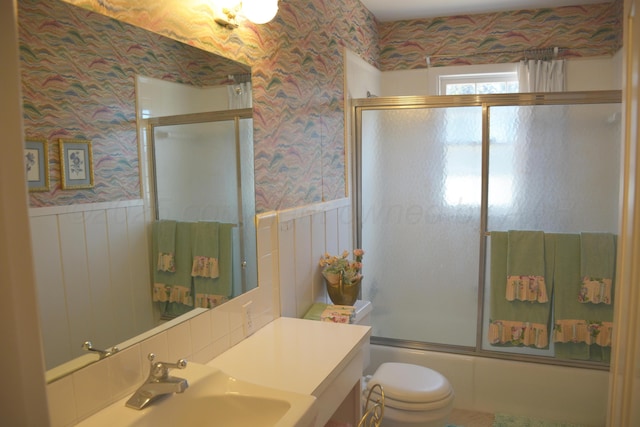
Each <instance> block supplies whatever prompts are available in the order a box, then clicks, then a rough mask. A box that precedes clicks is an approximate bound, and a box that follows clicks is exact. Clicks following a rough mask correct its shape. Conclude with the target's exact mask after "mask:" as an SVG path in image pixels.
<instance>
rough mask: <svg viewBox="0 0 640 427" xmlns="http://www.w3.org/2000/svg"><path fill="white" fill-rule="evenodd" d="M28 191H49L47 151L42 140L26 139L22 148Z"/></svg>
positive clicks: (45, 142) (45, 143) (45, 144)
mask: <svg viewBox="0 0 640 427" xmlns="http://www.w3.org/2000/svg"><path fill="white" fill-rule="evenodd" d="M24 164H25V167H26V169H27V186H28V187H29V191H49V149H48V145H47V141H45V140H44V139H27V140H26V141H25V147H24Z"/></svg>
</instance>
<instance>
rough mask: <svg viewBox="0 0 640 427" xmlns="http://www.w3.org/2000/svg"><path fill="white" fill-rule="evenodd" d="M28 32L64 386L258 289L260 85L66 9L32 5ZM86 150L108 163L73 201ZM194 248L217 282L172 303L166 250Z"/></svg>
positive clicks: (37, 209)
mask: <svg viewBox="0 0 640 427" xmlns="http://www.w3.org/2000/svg"><path fill="white" fill-rule="evenodd" d="M18 24H19V37H20V40H19V41H20V52H21V74H22V86H23V99H24V120H25V138H26V140H27V141H29V140H34V141H35V140H38V141H45V144H46V146H47V147H48V150H45V152H48V161H47V163H48V164H49V170H50V180H49V188H46V189H44V191H38V192H32V193H30V204H31V208H30V217H31V231H32V241H33V248H34V249H33V250H34V260H35V262H34V264H35V270H36V280H37V288H38V300H39V312H40V321H41V325H42V332H43V337H42V338H43V348H44V351H45V362H46V368H47V370H48V375H47V376H48V380H50V381H51V380H55V379H56V378H59V377H61V376H63V375H66V374H67V373H69V372H72V371H73V370H74V369H76V368H79V367H82V366H85V365H86V364H87V363H91V362H92V361H95V360H98V359H99V357H100V354H99V353H98V352H95V351H88V350H87V346H86V345H85V346H83V344H84V343H85V341H91V343H92V346H93V347H94V348H96V349H107V350H108V349H111V348H112V347H114V346H118V347H119V348H120V349H122V348H123V347H126V346H128V345H129V344H130V343H133V342H135V341H134V340H135V337H137V336H140V335H141V334H145V333H148V331H150V330H151V331H153V330H156V328H158V327H159V326H160V327H161V325H163V324H164V325H167V324H169V325H171V324H174V323H175V322H177V321H180V320H181V318H184V317H188V316H189V315H190V314H189V313H193V312H194V311H198V310H197V309H199V310H201V309H203V308H204V309H207V308H212V307H214V306H217V305H219V304H222V303H224V302H225V301H226V300H228V299H230V298H233V297H235V296H237V295H239V294H241V293H243V292H246V291H248V290H250V289H253V288H255V287H256V286H257V265H256V233H255V227H254V216H255V202H254V197H255V190H254V181H253V171H254V169H253V120H252V110H251V84H250V81H251V69H250V67H248V66H247V65H244V64H241V63H238V62H235V61H231V60H229V59H226V58H223V57H220V56H217V55H214V54H212V53H210V52H205V51H202V50H199V49H196V48H194V47H192V46H188V45H185V44H182V43H179V42H177V41H175V40H171V39H168V38H165V37H162V36H160V35H158V34H154V33H150V32H148V31H145V30H143V29H140V28H138V27H135V26H132V25H129V24H126V23H123V22H120V21H117V20H114V19H111V18H108V17H105V16H102V15H100V14H97V13H93V12H90V11H88V10H85V9H82V8H79V7H76V6H73V5H70V4H68V3H65V2H63V1H58V0H54V1H48V2H42V1H39V0H19V2H18ZM74 140H76V141H77V140H81V141H88V143H89V146H90V147H91V148H92V158H90V160H91V161H92V168H91V172H92V173H93V175H95V177H94V180H93V182H92V184H93V185H90V186H87V187H88V188H87V187H85V188H80V189H74V188H69V187H67V188H62V185H61V181H62V179H61V176H62V174H64V173H65V169H64V168H62V167H61V161H60V148H62V147H63V143H70V142H71V141H74ZM67 145H69V144H67ZM59 147H60V148H59ZM63 152H64V149H63ZM67 173H68V171H67ZM40 190H42V189H40ZM185 227H188V229H189V230H190V239H189V240H188V242H187V243H184V242H185V241H184V240H180V239H178V238H176V237H175V236H177V234H176V235H175V236H170V237H167V236H168V235H167V230H171V229H175V230H177V229H187V228H185ZM202 230H205V231H202ZM212 230H213V231H212ZM208 233H213V234H208ZM212 235H215V236H218V240H215V244H212V243H211V242H212V241H213V240H204V241H203V239H202V238H200V236H212ZM222 236H225V237H224V238H223V237H222ZM161 241H162V242H163V243H162V244H160V243H159V242H161ZM179 241H180V242H181V243H180V244H182V245H188V246H189V247H190V248H193V247H194V246H198V247H204V248H205V249H204V252H205V253H204V254H200V255H207V258H208V260H209V261H210V262H211V261H214V262H215V263H216V266H215V267H216V268H217V270H216V272H215V273H212V272H211V269H209V270H206V269H205V270H206V274H205V273H202V271H200V272H199V273H198V274H200V275H199V276H198V274H194V275H191V274H189V275H187V278H186V279H184V281H183V282H181V283H182V284H183V285H185V286H186V287H187V288H188V287H189V286H192V288H191V289H190V292H191V294H190V295H186V296H185V295H184V292H183V291H182V290H180V291H179V292H178V291H176V289H173V291H172V289H171V288H172V286H170V285H171V284H170V283H169V286H168V287H166V288H165V289H164V290H165V294H164V296H162V295H160V296H159V295H158V292H159V286H158V285H159V284H160V285H167V284H168V283H167V280H164V279H166V275H165V277H164V278H163V277H162V275H161V274H157V272H158V269H159V265H160V264H161V263H159V258H158V248H159V247H160V246H162V245H166V244H170V245H174V247H175V248H176V249H175V254H176V258H177V256H178V255H177V254H178V249H177V245H178V243H179ZM222 242H224V243H222ZM160 252H162V251H160ZM186 252H188V251H186ZM223 254H224V255H223ZM180 256H183V255H180ZM189 256H190V257H191V260H189V263H192V262H193V260H194V259H195V255H194V251H193V250H192V251H191V252H190V254H189ZM165 260H166V258H165ZM176 261H177V260H176V259H174V260H173V261H171V262H176ZM218 262H219V263H218ZM169 263H170V262H168V263H167V264H165V265H168V264H169ZM190 267H191V266H190ZM191 270H192V269H191V268H190V269H189V273H192V271H191ZM163 273H167V271H164V270H163ZM169 273H170V272H169ZM196 276H198V278H197V279H194V278H195V277H196ZM222 277H226V278H227V279H228V280H227V281H226V282H224V283H223V284H221V283H222V282H221V281H220V280H218V279H220V278H222ZM207 280H208V281H209V282H207ZM194 282H199V284H198V285H193V283H194ZM214 285H215V286H214ZM198 286H199V288H198V289H196V287H198ZM202 289H205V291H202ZM177 294H180V295H181V296H180V298H182V299H180V300H178V299H177V298H178V296H177ZM196 294H204V295H205V296H204V297H202V295H196ZM165 297H166V298H167V299H166V300H163V298H165Z"/></svg>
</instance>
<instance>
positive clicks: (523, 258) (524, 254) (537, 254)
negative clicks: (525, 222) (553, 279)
mask: <svg viewBox="0 0 640 427" xmlns="http://www.w3.org/2000/svg"><path fill="white" fill-rule="evenodd" d="M508 240H509V252H508V254H507V260H508V261H507V262H508V265H507V274H508V275H509V276H544V233H543V232H542V231H517V230H511V231H509V232H508Z"/></svg>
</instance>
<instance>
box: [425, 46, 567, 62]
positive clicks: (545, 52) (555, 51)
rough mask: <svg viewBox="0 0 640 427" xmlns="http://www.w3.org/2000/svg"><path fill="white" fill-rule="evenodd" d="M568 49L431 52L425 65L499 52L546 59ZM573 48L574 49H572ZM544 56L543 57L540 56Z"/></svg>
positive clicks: (555, 56)
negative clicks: (442, 60)
mask: <svg viewBox="0 0 640 427" xmlns="http://www.w3.org/2000/svg"><path fill="white" fill-rule="evenodd" d="M576 49H580V48H576ZM566 50H569V49H568V48H560V47H543V48H534V49H519V50H489V51H486V52H474V53H463V54H455V55H454V54H451V55H447V54H433V55H428V56H427V57H426V61H427V67H430V66H431V59H432V58H456V57H457V58H467V57H472V56H481V55H500V54H516V53H520V54H523V55H525V59H527V55H529V56H532V57H534V58H535V59H546V58H548V57H549V56H552V57H553V58H557V57H558V55H559V54H560V53H561V52H564V51H566ZM574 50H575V49H574ZM540 57H544V58H540Z"/></svg>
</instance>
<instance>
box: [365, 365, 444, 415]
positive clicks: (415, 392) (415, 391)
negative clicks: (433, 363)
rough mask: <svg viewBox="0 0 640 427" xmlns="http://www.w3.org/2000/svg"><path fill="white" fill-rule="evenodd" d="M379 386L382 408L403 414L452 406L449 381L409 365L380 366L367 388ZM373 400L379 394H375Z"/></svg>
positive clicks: (431, 370)
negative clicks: (402, 411) (383, 405)
mask: <svg viewBox="0 0 640 427" xmlns="http://www.w3.org/2000/svg"><path fill="white" fill-rule="evenodd" d="M375 384H380V385H381V386H382V388H383V390H384V398H385V405H386V406H389V407H392V408H396V409H402V410H406V411H433V410H437V409H441V408H444V407H446V406H447V405H450V404H451V401H452V400H453V397H454V393H453V389H452V387H451V384H449V381H448V380H447V379H446V378H445V377H444V376H443V375H441V374H440V373H439V372H436V371H434V370H433V369H429V368H426V367H424V366H418V365H412V364H408V363H397V362H388V363H383V364H381V365H380V367H379V368H378V369H377V370H376V372H375V373H374V374H373V376H372V377H371V379H370V380H369V382H368V384H367V389H370V388H371V387H373V386H374V385H375ZM372 395H373V396H376V397H378V396H379V393H378V392H377V390H374V392H373V393H372Z"/></svg>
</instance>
